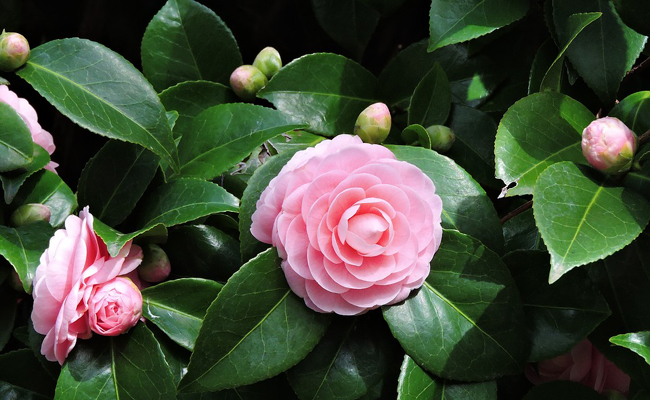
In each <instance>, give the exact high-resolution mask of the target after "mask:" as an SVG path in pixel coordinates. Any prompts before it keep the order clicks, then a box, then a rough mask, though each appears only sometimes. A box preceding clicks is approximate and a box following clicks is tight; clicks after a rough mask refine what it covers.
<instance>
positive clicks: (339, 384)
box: [287, 316, 392, 400]
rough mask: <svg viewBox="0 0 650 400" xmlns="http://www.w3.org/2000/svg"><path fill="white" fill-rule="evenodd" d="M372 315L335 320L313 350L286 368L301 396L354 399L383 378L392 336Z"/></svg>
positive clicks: (322, 398) (304, 397) (310, 398)
mask: <svg viewBox="0 0 650 400" xmlns="http://www.w3.org/2000/svg"><path fill="white" fill-rule="evenodd" d="M371 318H372V316H371ZM371 318H368V316H362V317H357V318H349V317H339V318H337V319H335V320H334V321H333V322H332V324H331V325H330V327H329V329H328V330H327V332H326V333H325V336H324V337H323V339H322V340H321V341H320V342H319V343H318V345H317V346H316V347H315V348H314V350H312V352H311V353H309V355H308V356H307V357H305V358H304V359H303V360H302V361H301V362H300V363H298V365H296V366H295V367H293V368H292V369H290V370H289V371H287V378H288V379H289V383H291V387H292V388H293V390H294V391H295V392H296V394H297V395H298V397H299V398H301V399H303V400H306V399H309V400H316V399H320V400H325V399H332V400H335V399H338V400H344V399H349V400H354V399H357V398H359V397H360V396H363V395H364V394H366V393H367V392H368V391H369V389H370V388H372V387H373V386H375V385H376V384H378V383H379V382H380V381H381V379H382V378H383V376H384V375H385V374H386V371H387V370H388V367H389V364H390V361H391V360H390V352H389V349H390V345H391V343H390V339H392V338H391V337H390V333H389V332H385V330H386V329H385V325H384V324H382V325H384V326H383V327H380V326H378V325H377V323H376V322H375V321H373V320H372V319H371ZM379 322H381V323H383V321H379ZM382 328H384V329H382Z"/></svg>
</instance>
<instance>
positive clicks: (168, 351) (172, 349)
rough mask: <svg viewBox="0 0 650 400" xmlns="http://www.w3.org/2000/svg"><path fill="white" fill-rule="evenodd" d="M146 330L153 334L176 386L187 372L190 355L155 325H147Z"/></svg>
mask: <svg viewBox="0 0 650 400" xmlns="http://www.w3.org/2000/svg"><path fill="white" fill-rule="evenodd" d="M147 328H149V330H151V333H153V336H154V338H155V339H156V341H157V342H158V344H159V345H160V350H161V351H162V353H163V355H164V356H165V362H166V363H167V365H168V366H169V370H170V371H171V373H172V376H173V377H174V386H176V385H178V383H179V382H180V381H181V379H182V378H183V376H184V375H185V372H187V364H189V363H190V355H191V354H192V353H190V352H189V351H187V350H185V349H184V348H182V347H181V346H179V345H178V344H176V342H174V341H173V340H171V339H170V338H169V336H167V335H166V334H165V333H164V332H163V331H161V330H160V329H159V328H158V327H157V326H156V325H154V324H147Z"/></svg>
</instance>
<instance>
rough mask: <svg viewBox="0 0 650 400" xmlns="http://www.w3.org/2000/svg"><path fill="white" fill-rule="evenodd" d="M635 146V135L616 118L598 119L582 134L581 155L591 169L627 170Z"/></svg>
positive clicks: (604, 170)
mask: <svg viewBox="0 0 650 400" xmlns="http://www.w3.org/2000/svg"><path fill="white" fill-rule="evenodd" d="M636 146H637V138H636V135H635V134H634V132H632V131H631V130H630V128H628V127H627V126H626V125H625V124H624V123H623V122H621V121H620V120H619V119H618V118H614V117H604V118H599V119H597V120H595V121H592V123H591V124H589V126H587V127H586V128H585V130H584V131H583V132H582V154H584V156H585V157H586V158H587V161H589V164H591V166H592V167H594V168H596V169H598V170H601V171H603V172H607V173H618V172H625V171H627V170H629V169H630V167H631V166H632V160H633V159H634V153H635V152H636Z"/></svg>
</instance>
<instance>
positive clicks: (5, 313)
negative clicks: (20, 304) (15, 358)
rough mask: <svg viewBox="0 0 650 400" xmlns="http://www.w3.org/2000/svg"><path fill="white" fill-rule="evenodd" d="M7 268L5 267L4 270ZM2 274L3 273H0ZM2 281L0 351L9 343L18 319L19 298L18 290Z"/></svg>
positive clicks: (0, 290)
mask: <svg viewBox="0 0 650 400" xmlns="http://www.w3.org/2000/svg"><path fill="white" fill-rule="evenodd" d="M4 270H5V269H3V271H4ZM0 274H1V273H0ZM1 283H2V282H0V304H1V305H2V306H1V307H0V351H2V349H3V348H4V347H5V346H6V345H7V342H9V339H10V338H11V332H12V331H13V330H14V320H15V319H16V306H17V300H18V298H17V297H16V292H15V291H14V290H12V289H10V288H9V285H4V286H2V285H1Z"/></svg>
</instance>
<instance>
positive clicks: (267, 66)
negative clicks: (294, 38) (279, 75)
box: [253, 47, 282, 79]
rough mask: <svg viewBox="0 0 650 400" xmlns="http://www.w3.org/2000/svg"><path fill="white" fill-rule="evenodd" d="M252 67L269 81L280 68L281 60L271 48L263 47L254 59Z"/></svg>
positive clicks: (278, 54)
mask: <svg viewBox="0 0 650 400" xmlns="http://www.w3.org/2000/svg"><path fill="white" fill-rule="evenodd" d="M253 66H254V67H256V68H257V69H259V70H260V71H262V73H263V74H264V75H266V77H267V78H268V79H271V77H272V76H273V75H275V73H276V72H278V71H279V70H280V68H282V58H281V57H280V53H278V51H277V50H276V49H274V48H273V47H265V48H264V49H262V51H260V52H259V53H258V54H257V57H255V61H253Z"/></svg>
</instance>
